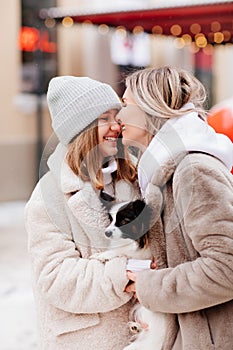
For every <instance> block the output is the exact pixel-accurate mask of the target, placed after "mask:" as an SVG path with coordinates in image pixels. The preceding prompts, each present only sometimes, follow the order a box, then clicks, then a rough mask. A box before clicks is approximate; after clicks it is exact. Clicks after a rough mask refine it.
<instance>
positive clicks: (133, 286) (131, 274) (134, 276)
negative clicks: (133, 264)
mask: <svg viewBox="0 0 233 350" xmlns="http://www.w3.org/2000/svg"><path fill="white" fill-rule="evenodd" d="M150 268H151V269H152V270H155V269H156V268H157V265H156V260H155V258H154V257H153V259H152V261H151V264H150ZM126 276H127V278H128V279H129V281H130V282H132V283H129V284H127V286H126V288H125V291H126V292H127V293H131V292H133V293H134V297H135V298H136V299H137V295H136V279H137V276H138V272H135V271H134V272H132V271H129V270H127V271H126Z"/></svg>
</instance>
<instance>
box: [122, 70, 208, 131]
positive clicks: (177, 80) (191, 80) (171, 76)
mask: <svg viewBox="0 0 233 350" xmlns="http://www.w3.org/2000/svg"><path fill="white" fill-rule="evenodd" d="M126 87H128V88H129V89H130V90H131V93H132V96H133V98H134V100H135V102H136V103H137V104H138V105H139V106H140V108H141V109H142V110H143V111H144V112H145V113H146V114H147V122H148V129H149V131H151V132H152V134H153V135H154V134H156V132H157V131H158V130H159V129H160V128H161V127H162V125H163V124H164V123H165V122H166V120H167V119H169V118H174V117H178V116H181V115H184V114H187V112H191V111H196V112H197V113H198V115H199V117H201V118H202V119H203V120H205V118H206V112H205V110H204V103H205V101H206V91H205V88H204V86H203V85H202V84H201V82H200V81H199V80H198V79H196V78H195V77H194V76H193V75H192V74H191V73H189V72H188V71H185V70H183V69H178V68H174V67H169V66H165V67H161V68H158V69H156V68H146V69H142V70H138V71H135V72H133V73H131V74H130V75H128V76H127V77H126ZM188 102H192V103H193V104H194V107H189V108H185V109H182V107H183V106H184V105H185V104H186V103H188Z"/></svg>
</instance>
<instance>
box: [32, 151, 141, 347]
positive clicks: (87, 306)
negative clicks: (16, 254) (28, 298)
mask: <svg viewBox="0 0 233 350" xmlns="http://www.w3.org/2000/svg"><path fill="white" fill-rule="evenodd" d="M64 154H65V149H64V148H63V147H62V146H61V145H60V146H58V148H57V150H56V151H55V153H54V154H53V155H52V156H51V157H50V160H49V166H50V171H49V172H48V173H47V174H46V175H44V177H42V179H41V180H40V181H39V183H38V184H37V186H36V188H35V190H34V192H33V194H32V196H31V198H30V200H29V202H28V203H27V206H26V209H25V222H26V228H27V232H28V250H29V255H30V260H31V266H32V279H33V289H34V295H35V302H36V307H37V314H38V333H39V334H38V338H39V347H38V349H39V350H85V349H86V350H90V349H101V350H120V349H123V347H124V346H125V345H126V344H127V342H128V337H129V334H128V328H127V322H128V316H129V308H130V304H131V303H130V301H129V299H130V295H128V294H127V293H125V292H124V289H125V286H126V284H127V278H126V272H125V267H126V259H125V258H115V259H113V260H111V261H109V262H107V263H106V264H104V263H101V262H100V261H97V260H90V259H89V257H90V255H91V254H93V253H96V252H99V251H103V250H105V249H106V247H107V245H108V243H107V239H105V238H104V234H103V231H104V228H105V227H106V226H107V225H108V224H109V218H108V213H107V211H106V209H105V208H104V206H103V205H102V204H101V202H100V200H99V197H98V193H96V191H95V190H93V188H92V186H91V185H90V183H87V182H86V183H84V182H83V181H81V180H80V179H79V178H78V177H77V176H75V175H74V173H73V172H72V171H71V169H70V168H69V167H68V165H67V164H66V162H64ZM115 192H116V197H117V200H118V201H125V200H129V199H131V200H133V199H135V198H136V197H138V190H137V189H136V187H133V186H132V185H129V184H127V183H126V182H125V181H119V182H118V183H117V184H116V188H115Z"/></svg>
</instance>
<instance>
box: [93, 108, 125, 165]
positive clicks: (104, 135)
mask: <svg viewBox="0 0 233 350" xmlns="http://www.w3.org/2000/svg"><path fill="white" fill-rule="evenodd" d="M116 114H117V110H116V109H111V110H109V111H107V112H105V113H103V114H101V115H100V116H99V118H98V142H99V144H98V147H99V152H100V155H101V156H102V157H103V158H105V157H110V156H114V155H115V154H117V151H118V149H117V139H118V136H119V134H120V133H121V126H120V124H119V122H117V121H116V119H115V118H116Z"/></svg>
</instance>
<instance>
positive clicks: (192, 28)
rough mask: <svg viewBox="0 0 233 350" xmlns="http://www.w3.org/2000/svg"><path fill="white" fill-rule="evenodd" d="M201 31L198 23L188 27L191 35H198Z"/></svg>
mask: <svg viewBox="0 0 233 350" xmlns="http://www.w3.org/2000/svg"><path fill="white" fill-rule="evenodd" d="M200 31H201V26H200V24H199V23H193V24H191V26H190V32H191V33H193V34H198V33H200Z"/></svg>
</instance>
